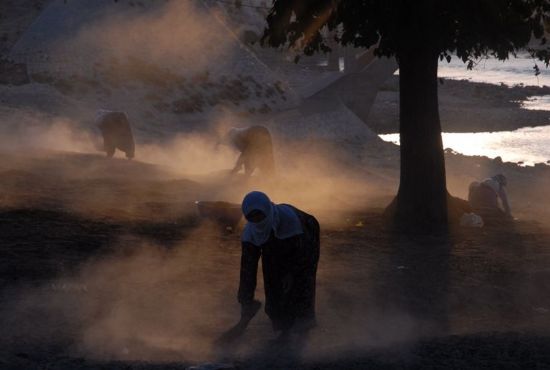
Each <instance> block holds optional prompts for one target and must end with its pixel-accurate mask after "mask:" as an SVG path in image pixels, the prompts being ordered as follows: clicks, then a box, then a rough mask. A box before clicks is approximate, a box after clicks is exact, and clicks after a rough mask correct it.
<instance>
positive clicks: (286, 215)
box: [242, 191, 304, 246]
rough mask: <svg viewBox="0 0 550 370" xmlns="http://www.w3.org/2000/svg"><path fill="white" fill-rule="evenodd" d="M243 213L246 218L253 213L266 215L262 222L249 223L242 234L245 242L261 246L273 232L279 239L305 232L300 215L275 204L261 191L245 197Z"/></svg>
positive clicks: (285, 206) (282, 205)
mask: <svg viewBox="0 0 550 370" xmlns="http://www.w3.org/2000/svg"><path fill="white" fill-rule="evenodd" d="M242 211H243V214H244V215H245V216H246V215H248V214H250V212H252V211H260V212H262V213H263V214H264V215H265V218H264V219H263V220H262V221H260V222H247V224H246V226H245V227H244V231H243V234H242V241H243V242H249V243H252V244H254V245H257V246H260V245H262V244H264V243H265V242H267V240H268V239H269V236H270V235H271V231H272V230H273V233H274V235H275V237H276V238H277V239H287V238H290V237H293V236H295V235H299V234H303V232H304V231H303V230H302V224H301V222H300V219H299V218H298V215H297V214H296V212H294V210H293V209H292V208H291V207H290V206H288V205H285V204H273V203H272V202H271V200H270V199H269V197H268V196H267V195H265V194H264V193H262V192H260V191H253V192H250V193H248V194H247V195H246V196H245V197H244V199H243V203H242Z"/></svg>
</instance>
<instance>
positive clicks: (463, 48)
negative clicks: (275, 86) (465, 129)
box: [263, 0, 550, 68]
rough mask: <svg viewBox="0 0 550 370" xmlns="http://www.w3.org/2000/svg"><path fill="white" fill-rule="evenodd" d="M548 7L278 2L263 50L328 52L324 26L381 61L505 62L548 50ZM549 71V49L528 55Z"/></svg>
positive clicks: (485, 0) (537, 0)
mask: <svg viewBox="0 0 550 370" xmlns="http://www.w3.org/2000/svg"><path fill="white" fill-rule="evenodd" d="M547 18H550V1H549V0H460V1H456V0H419V1H412V0H300V1H296V0H275V1H274V2H273V8H272V10H271V12H270V13H269V15H268V17H267V23H268V28H267V29H266V32H265V34H264V37H263V42H264V44H267V45H271V46H276V47H278V46H286V47H290V48H299V49H300V50H303V52H304V53H305V54H307V55H310V54H313V53H314V52H317V51H328V50H330V49H329V48H328V46H327V44H326V42H325V41H326V38H324V37H323V33H322V32H321V31H322V30H323V27H324V26H327V27H328V29H329V30H338V31H339V32H337V33H336V38H337V41H339V42H340V43H342V44H343V45H354V46H356V47H367V48H368V47H371V46H373V45H375V44H377V43H378V45H377V47H376V53H377V54H378V55H379V56H397V57H398V58H399V56H400V53H401V52H406V51H410V50H411V49H413V50H414V49H418V48H424V47H429V48H430V49H432V50H434V51H436V52H437V53H438V55H439V57H440V58H446V59H447V60H450V58H451V56H452V55H456V56H457V57H458V58H460V59H462V60H463V61H464V62H466V63H468V66H469V67H470V68H471V67H472V66H473V64H474V62H475V60H476V59H478V58H480V57H484V56H493V57H496V58H498V59H501V60H502V59H507V58H508V57H509V56H511V55H512V56H513V55H515V54H516V52H518V51H520V50H522V49H525V48H526V47H527V46H528V45H529V43H530V41H531V40H532V38H533V37H534V38H536V39H538V46H544V45H545V44H546V40H545V38H544V21H545V19H547ZM529 51H530V52H531V54H532V55H533V56H536V57H538V58H539V59H541V60H543V61H544V62H545V63H546V65H547V66H548V62H549V59H550V54H549V53H548V49H547V48H544V47H543V48H540V47H538V48H531V49H530V50H529Z"/></svg>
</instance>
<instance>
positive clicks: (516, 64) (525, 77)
mask: <svg viewBox="0 0 550 370" xmlns="http://www.w3.org/2000/svg"><path fill="white" fill-rule="evenodd" d="M535 63H536V64H537V65H538V67H539V71H540V74H539V75H538V76H535V71H534V69H533V67H534V66H535ZM438 75H439V77H445V78H452V79H459V80H462V79H464V80H470V81H473V82H487V83H492V84H497V85H499V84H501V83H502V84H505V85H509V86H513V85H520V84H523V85H526V86H543V85H546V86H550V70H549V69H547V68H546V67H545V65H544V63H543V62H540V61H535V60H534V59H532V58H530V57H529V56H528V55H520V56H518V58H513V57H512V58H510V59H508V60H506V61H499V60H496V59H484V60H480V61H479V62H478V63H477V64H476V65H475V66H474V68H473V69H472V70H468V69H467V68H466V64H464V63H463V62H462V61H461V60H460V59H458V58H456V57H454V58H452V59H451V62H450V63H447V61H442V62H440V63H439V68H438Z"/></svg>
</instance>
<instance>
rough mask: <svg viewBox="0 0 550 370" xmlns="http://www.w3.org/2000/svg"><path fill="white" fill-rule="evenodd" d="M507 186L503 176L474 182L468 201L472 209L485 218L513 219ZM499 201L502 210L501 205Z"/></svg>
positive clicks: (470, 188) (470, 187)
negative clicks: (505, 217)
mask: <svg viewBox="0 0 550 370" xmlns="http://www.w3.org/2000/svg"><path fill="white" fill-rule="evenodd" d="M506 184H507V180H506V177H505V176H504V175H502V174H498V175H495V176H493V177H490V178H488V179H485V180H483V181H481V182H477V181H474V182H472V183H471V184H470V186H469V189H468V201H469V202H470V206H472V209H473V210H474V211H475V212H476V213H479V214H481V215H482V216H484V218H486V217H494V216H507V217H511V215H512V211H511V209H510V205H509V203H508V196H507V195H506V189H505V187H506ZM499 199H500V203H502V208H501V207H500V205H499Z"/></svg>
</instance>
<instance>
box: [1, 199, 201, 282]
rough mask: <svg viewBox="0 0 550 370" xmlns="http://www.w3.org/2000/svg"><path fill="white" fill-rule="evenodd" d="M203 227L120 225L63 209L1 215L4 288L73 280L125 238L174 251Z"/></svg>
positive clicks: (185, 223)
mask: <svg viewBox="0 0 550 370" xmlns="http://www.w3.org/2000/svg"><path fill="white" fill-rule="evenodd" d="M197 223H198V222H197V220H196V218H192V217H186V218H182V219H175V220H173V221H171V222H170V221H164V222H154V221H152V222H145V221H142V222H115V221H104V220H94V219H86V218H83V217H81V216H78V215H75V214H72V213H68V212H64V211H58V210H56V211H48V210H41V209H17V210H5V211H3V212H0V240H1V241H2V243H1V247H0V289H3V288H5V287H7V286H10V285H19V284H25V283H30V284H34V283H43V282H44V281H47V280H49V279H53V278H55V277H58V276H60V275H64V276H67V275H70V274H71V273H73V272H75V271H77V270H78V268H79V267H80V266H81V265H82V263H84V262H85V261H87V260H88V259H90V258H92V257H99V256H101V255H102V254H106V253H110V252H113V251H114V249H113V247H115V244H116V241H117V239H118V238H119V237H120V236H121V235H124V234H133V235H137V236H140V237H144V238H148V239H149V240H152V241H154V242H156V243H159V244H161V245H164V246H166V247H170V246H171V245H173V244H174V243H177V242H178V241H181V240H182V239H183V238H184V237H185V235H186V233H187V232H189V231H190V230H191V229H193V228H194V227H195V226H196V225H197Z"/></svg>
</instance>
